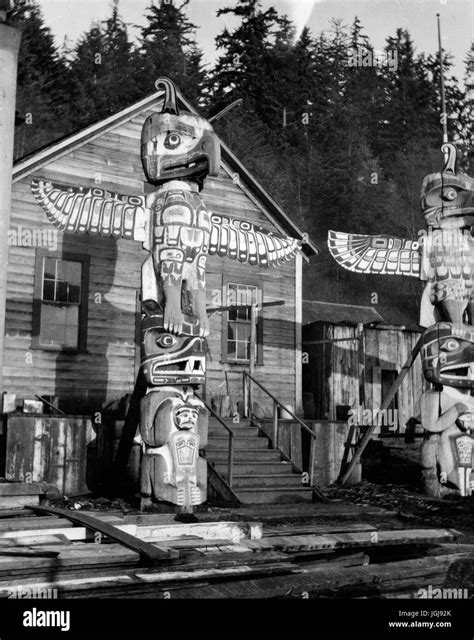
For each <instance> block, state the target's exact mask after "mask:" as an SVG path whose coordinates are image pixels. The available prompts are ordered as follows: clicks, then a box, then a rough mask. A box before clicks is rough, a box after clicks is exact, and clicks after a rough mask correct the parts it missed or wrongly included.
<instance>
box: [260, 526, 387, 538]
mask: <svg viewBox="0 0 474 640" xmlns="http://www.w3.org/2000/svg"><path fill="white" fill-rule="evenodd" d="M354 531H377V527H376V526H374V525H371V524H352V523H350V524H341V525H317V524H302V525H287V526H285V525H283V526H279V527H265V537H266V538H268V537H271V536H279V535H302V534H312V535H321V534H331V533H352V532H354Z"/></svg>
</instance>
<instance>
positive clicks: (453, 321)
mask: <svg viewBox="0 0 474 640" xmlns="http://www.w3.org/2000/svg"><path fill="white" fill-rule="evenodd" d="M442 151H443V152H444V153H445V154H446V163H445V166H444V168H443V170H442V171H441V172H440V173H434V174H430V175H428V176H426V177H425V179H424V180H423V185H422V192H421V211H422V213H423V216H424V218H425V221H426V225H427V230H426V231H425V232H424V233H422V234H420V235H421V237H420V241H412V240H404V239H401V238H395V237H391V236H365V235H355V234H347V233H340V232H336V231H330V232H329V236H328V246H329V250H330V252H331V254H332V256H333V257H334V259H335V260H336V261H337V262H338V263H339V264H340V265H341V266H343V267H344V268H346V269H349V270H351V271H356V272H359V273H378V274H398V275H405V276H416V277H419V278H420V279H421V280H423V281H425V282H426V286H425V290H424V293H423V297H422V300H421V305H420V325H421V326H423V327H427V328H426V329H425V332H424V334H423V338H422V349H421V359H422V366H423V373H424V376H425V378H426V380H427V381H428V382H431V383H432V384H433V385H434V387H433V389H429V390H427V391H425V392H424V393H423V394H422V397H421V400H420V408H421V421H422V424H423V427H424V428H425V429H426V431H428V432H429V433H430V434H432V435H431V436H430V439H429V440H427V441H425V442H424V443H423V446H422V466H423V473H424V478H425V479H426V478H428V480H427V481H426V482H425V487H426V488H427V491H428V492H429V493H433V494H436V492H437V491H439V481H440V482H442V483H445V484H446V483H451V486H452V487H458V488H459V490H460V492H461V494H462V495H469V494H470V491H471V490H470V485H469V482H470V481H469V474H470V469H471V466H472V462H471V463H470V464H468V465H467V466H468V467H469V470H468V471H469V473H468V472H467V471H466V472H464V471H462V472H461V471H459V469H461V467H462V464H464V463H465V462H466V459H467V457H469V455H468V453H466V451H467V447H470V449H471V450H472V439H471V437H470V436H469V434H468V432H469V430H470V429H471V428H472V426H473V425H474V399H473V398H472V397H471V396H470V391H471V390H474V375H473V373H474V329H473V327H472V323H473V320H474V318H473V310H474V304H473V299H472V298H473V276H474V240H473V237H472V225H473V224H474V180H473V179H472V178H470V177H469V176H465V175H462V174H459V173H457V172H456V148H455V146H454V145H452V144H445V145H443V147H442ZM448 416H449V420H448V419H447V417H448ZM448 422H449V424H448ZM461 459H462V460H464V462H463V463H462V461H461ZM465 466H466V465H465Z"/></svg>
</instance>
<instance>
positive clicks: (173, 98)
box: [141, 79, 221, 188]
mask: <svg viewBox="0 0 474 640" xmlns="http://www.w3.org/2000/svg"><path fill="white" fill-rule="evenodd" d="M159 85H163V86H164V88H165V97H164V103H163V108H162V111H161V113H154V114H152V115H151V116H148V118H147V119H146V120H145V123H144V125H143V129H142V146H141V156H142V164H143V171H144V172H145V175H146V178H147V180H148V182H150V183H151V184H154V185H160V184H163V183H164V182H168V181H169V180H179V179H184V180H189V179H193V180H196V181H197V182H198V183H199V185H200V188H202V186H203V181H204V178H205V177H206V176H208V175H210V176H217V175H218V174H219V169H220V161H221V153H220V144H219V140H218V138H217V136H216V134H215V133H214V130H213V128H212V127H211V125H210V124H209V122H208V121H207V120H205V119H204V118H202V117H201V116H199V115H196V114H194V113H190V112H188V111H183V110H180V109H179V108H178V103H177V102H178V101H177V95H176V91H175V89H174V87H173V86H172V85H171V84H170V83H169V81H168V82H166V83H165V82H163V79H160V80H158V81H157V87H158V86H159Z"/></svg>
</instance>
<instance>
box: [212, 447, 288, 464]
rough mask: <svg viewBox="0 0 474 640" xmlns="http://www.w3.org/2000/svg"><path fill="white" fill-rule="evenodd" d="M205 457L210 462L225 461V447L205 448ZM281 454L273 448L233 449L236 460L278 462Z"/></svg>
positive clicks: (226, 456)
mask: <svg viewBox="0 0 474 640" xmlns="http://www.w3.org/2000/svg"><path fill="white" fill-rule="evenodd" d="M206 457H207V459H208V460H210V461H211V462H217V463H218V462H225V463H227V458H228V452H227V448H225V449H206ZM280 460H281V454H280V452H279V451H275V450H274V449H234V463H236V462H244V463H249V462H280Z"/></svg>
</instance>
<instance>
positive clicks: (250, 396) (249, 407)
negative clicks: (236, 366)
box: [243, 371, 327, 502]
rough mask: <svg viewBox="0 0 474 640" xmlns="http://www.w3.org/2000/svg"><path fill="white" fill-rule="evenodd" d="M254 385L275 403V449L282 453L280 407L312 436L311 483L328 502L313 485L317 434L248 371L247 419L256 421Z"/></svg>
mask: <svg viewBox="0 0 474 640" xmlns="http://www.w3.org/2000/svg"><path fill="white" fill-rule="evenodd" d="M252 383H254V384H256V385H257V387H259V388H260V389H261V390H262V391H263V392H264V393H266V394H267V396H269V398H271V399H272V401H273V440H272V446H273V448H274V449H278V450H279V451H281V449H280V447H279V446H278V426H279V425H278V407H281V408H282V409H284V411H286V413H288V414H289V415H290V416H291V417H292V418H293V420H294V421H295V422H297V423H298V424H299V425H300V426H301V427H303V429H304V430H305V431H306V432H307V433H309V434H310V436H311V438H313V443H312V444H313V446H312V447H311V448H310V450H311V453H310V461H309V465H310V467H309V469H310V472H309V482H310V485H311V487H312V488H313V489H314V491H315V492H316V493H317V494H318V497H319V498H320V499H321V500H324V501H325V502H327V498H326V497H325V496H324V494H322V493H321V491H320V490H319V489H317V487H315V485H314V484H313V469H314V458H315V450H316V434H315V433H314V431H313V430H312V429H310V427H308V425H307V424H305V423H304V422H303V420H301V418H298V416H296V415H295V414H294V413H293V411H290V409H288V408H287V407H285V405H284V404H283V403H282V402H281V401H280V400H278V399H277V398H275V396H274V395H273V393H271V391H269V390H268V389H266V388H265V387H264V386H263V384H262V383H261V382H259V381H258V380H255V378H254V377H253V376H252V375H251V374H250V373H249V372H248V371H243V385H244V412H245V417H246V418H250V419H251V420H253V419H254V418H253V412H252V404H251V403H252V399H253V393H252Z"/></svg>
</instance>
